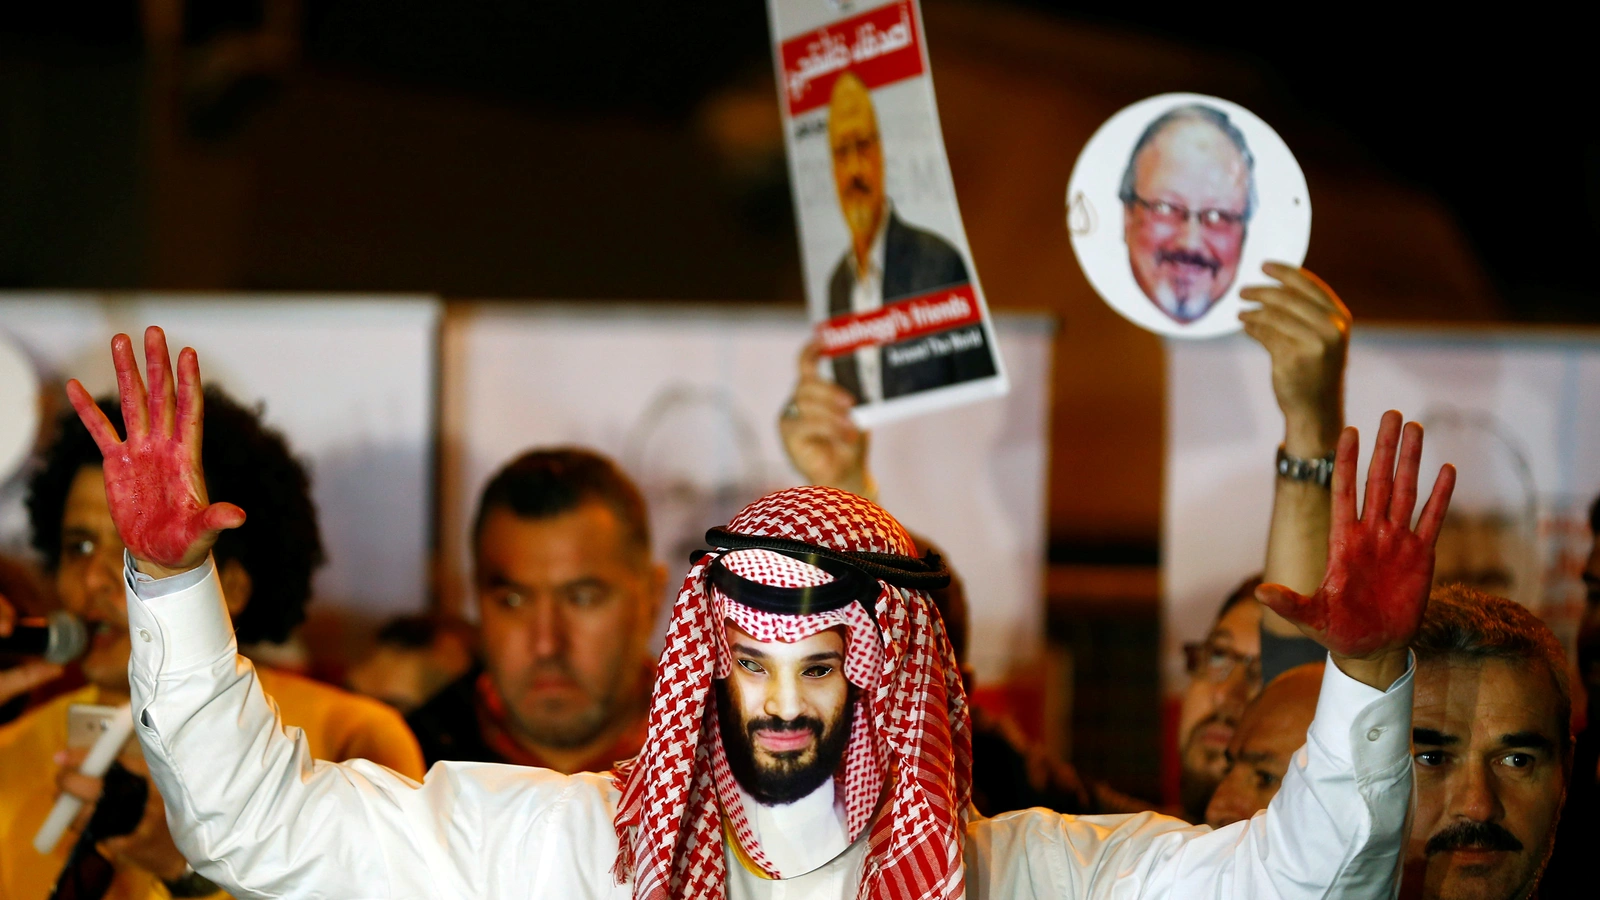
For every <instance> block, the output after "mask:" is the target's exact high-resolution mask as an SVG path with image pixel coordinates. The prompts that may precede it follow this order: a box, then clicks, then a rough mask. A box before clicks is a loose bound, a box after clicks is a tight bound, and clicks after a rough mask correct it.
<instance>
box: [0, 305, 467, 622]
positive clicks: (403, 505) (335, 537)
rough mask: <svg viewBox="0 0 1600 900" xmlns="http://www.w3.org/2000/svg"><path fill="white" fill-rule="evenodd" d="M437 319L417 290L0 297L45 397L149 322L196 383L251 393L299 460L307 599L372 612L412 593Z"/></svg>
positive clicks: (420, 536)
mask: <svg viewBox="0 0 1600 900" xmlns="http://www.w3.org/2000/svg"><path fill="white" fill-rule="evenodd" d="M438 319H439V303H438V301H436V300H434V299H431V298H425V297H372V298H357V297H350V296H348V295H343V296H340V297H337V298H333V297H316V296H295V297H293V298H289V297H270V296H260V295H228V296H205V295H194V296H184V297H181V298H178V297H171V296H161V295H154V294H118V295H100V294H89V293H81V294H78V293H74V294H23V293H8V294H0V332H4V333H5V334H6V336H8V337H10V338H11V339H12V340H14V341H15V342H16V343H17V344H19V345H20V346H21V347H22V348H23V350H24V351H25V352H26V353H27V354H28V356H29V357H30V358H31V359H32V361H33V362H34V364H35V366H36V367H37V369H38V372H39V374H40V376H41V378H42V379H43V380H44V382H45V383H46V384H47V386H48V389H49V390H51V391H53V392H55V393H56V394H59V392H60V386H61V384H62V383H64V382H65V381H66V379H67V378H77V379H79V380H80V381H82V382H83V383H84V386H85V387H87V388H88V389H89V390H90V392H92V393H94V394H95V395H96V396H99V395H102V394H105V393H108V392H110V391H112V390H114V389H115V386H116V382H115V378H114V375H113V373H112V369H111V352H110V349H109V346H110V340H111V336H112V335H113V334H116V333H117V332H119V331H122V332H127V333H128V334H130V335H134V336H135V346H142V344H141V342H140V340H139V338H138V335H140V334H141V333H142V332H143V329H144V327H145V326H146V325H160V326H162V327H163V328H165V329H166V331H167V335H168V340H169V341H170V343H171V345H172V347H173V350H174V351H176V350H177V348H179V347H181V346H185V345H188V346H193V347H194V348H195V349H196V350H198V351H199V353H200V365H201V371H202V372H203V374H204V377H205V379H206V381H207V382H208V383H215V384H219V385H221V386H222V387H223V388H224V389H225V390H227V391H228V392H229V393H230V394H232V395H233V396H234V397H235V398H237V399H238V400H240V401H241V402H243V403H246V404H257V403H260V404H264V406H265V419H266V421H267V423H268V424H270V425H271V426H272V427H274V428H277V429H278V430H280V431H282V432H283V434H284V436H285V437H287V438H288V440H289V444H290V446H291V447H292V448H293V450H294V451H295V453H296V454H297V455H298V456H299V457H300V458H301V459H302V460H304V461H305V462H307V463H308V464H309V466H310V468H311V476H312V491H313V494H314V496H315V499H316V503H317V511H318V514H319V517H320V520H321V525H322V537H323V542H324V545H325V547H326V549H327V554H328V564H327V565H326V566H324V567H323V569H322V570H321V571H320V572H319V573H318V575H317V578H316V582H315V586H314V589H315V592H316V595H317V597H318V599H319V600H320V601H324V602H331V603H333V604H336V605H339V606H341V607H344V608H347V609H350V610H352V611H356V612H361V613H366V614H370V615H373V616H387V615H393V614H398V613H405V612H415V611H419V610H421V609H422V608H423V607H424V606H425V604H426V601H427V596H428V576H429V570H428V560H429V554H430V551H431V541H432V530H431V524H432V515H433V504H432V496H433V490H432V485H433V474H434V473H433V439H434V414H433V410H434V390H435V383H436V377H435V376H436V367H435V347H436V335H437V327H438ZM56 399H57V400H58V401H59V407H58V408H59V409H65V408H66V403H65V398H64V397H59V396H58V397H56ZM18 480H19V479H15V478H13V479H12V480H11V482H9V483H8V486H7V490H6V492H5V496H4V503H3V506H4V510H3V511H0V521H3V522H4V523H5V525H4V528H5V530H6V531H7V532H8V533H6V534H4V535H3V536H0V539H3V540H4V541H5V543H7V544H10V545H13V546H14V545H16V544H21V543H26V541H27V535H26V531H25V529H26V527H27V520H26V515H25V514H24V513H23V512H22V510H21V502H22V491H21V489H20V485H19V484H17V482H18ZM219 499H226V498H219Z"/></svg>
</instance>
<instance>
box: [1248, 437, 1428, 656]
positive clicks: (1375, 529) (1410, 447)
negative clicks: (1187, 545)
mask: <svg viewBox="0 0 1600 900" xmlns="http://www.w3.org/2000/svg"><path fill="white" fill-rule="evenodd" d="M1401 422H1402V419H1401V416H1400V414H1399V413H1398V412H1395V411H1393V410H1390V411H1389V412H1387V413H1384V416H1383V421H1382V423H1381V424H1380V425H1379V426H1378V438H1377V441H1376V442H1375V444H1374V447H1373V451H1372V464H1371V465H1370V466H1369V467H1368V470H1367V491H1366V499H1365V500H1364V501H1363V503H1362V508H1361V514H1360V516H1357V515H1356V489H1355V480H1356V478H1355V476H1356V458H1357V456H1358V454H1359V451H1360V448H1359V439H1358V437H1357V435H1356V430H1355V429H1354V428H1346V429H1345V430H1344V432H1343V433H1342V434H1340V435H1339V446H1338V455H1337V457H1336V458H1335V462H1334V469H1333V485H1332V490H1333V516H1332V528H1331V529H1330V532H1329V535H1328V569H1327V573H1326V574H1325V575H1324V576H1323V579H1322V586H1321V587H1320V588H1318V589H1317V591H1316V593H1314V594H1312V595H1311V596H1309V597H1306V596H1302V595H1300V594H1297V593H1295V592H1294V591H1292V590H1290V589H1289V588H1287V587H1284V586H1283V585H1276V584H1268V585H1262V586H1261V587H1260V588H1258V589H1257V591H1256V597H1257V598H1258V599H1259V600H1261V602H1263V603H1265V604H1266V605H1267V606H1268V607H1270V608H1271V609H1272V610H1273V611H1274V612H1277V613H1278V614H1279V615H1281V616H1283V617H1284V618H1286V619H1288V620H1289V621H1291V622H1294V623H1295V624H1296V625H1298V626H1300V630H1301V631H1303V632H1305V633H1306V634H1307V635H1308V636H1310V637H1312V638H1314V639H1315V640H1316V641H1317V642H1318V643H1319V644H1321V645H1323V646H1324V647H1326V648H1328V650H1329V651H1330V652H1331V653H1332V654H1333V655H1334V659H1335V661H1336V662H1338V663H1339V665H1340V667H1341V668H1343V669H1345V671H1346V672H1347V674H1350V675H1352V676H1353V677H1357V678H1359V679H1360V680H1363V681H1366V680H1368V679H1366V678H1361V676H1359V675H1357V674H1356V673H1355V672H1354V671H1351V666H1348V665H1346V663H1347V662H1349V661H1351V660H1356V661H1363V660H1364V661H1369V662H1372V661H1377V660H1380V659H1382V658H1384V657H1388V658H1389V661H1390V663H1391V665H1390V666H1389V667H1388V668H1389V670H1390V672H1391V674H1397V673H1393V671H1392V670H1393V665H1392V663H1393V661H1394V660H1395V658H1397V657H1398V658H1400V659H1403V657H1404V653H1405V649H1406V646H1407V645H1408V644H1409V643H1410V642H1411V639H1412V638H1413V637H1414V636H1415V635H1416V633H1417V628H1418V626H1419V625H1420V624H1421V622H1422V612H1423V610H1424V609H1426V608H1427V605H1428V591H1429V589H1430V587H1431V586H1432V582H1433V548H1434V542H1435V540H1437V538H1438V536H1439V526H1440V524H1441V523H1442V522H1443V521H1444V514H1445V510H1446V509H1447V508H1448V507H1449V505H1450V493H1451V491H1453V490H1454V489H1455V481H1456V472H1455V467H1454V466H1451V465H1448V464H1446V465H1445V466H1443V467H1442V468H1441V469H1440V470H1439V477H1438V480H1437V481H1435V482H1434V486H1433V493H1432V495H1431V496H1430V497H1429V498H1428V502H1427V504H1426V505H1424V506H1423V508H1422V515H1421V516H1420V517H1419V518H1418V520H1417V526H1416V529H1415V530H1413V529H1412V528H1411V513H1412V511H1413V510H1414V509H1415V508H1416V502H1417V474H1418V469H1419V468H1420V467H1421V463H1422V426H1420V425H1418V424H1416V423H1415V422H1412V423H1409V424H1406V425H1405V426H1404V427H1403V428H1402V426H1401ZM1397 447H1398V468H1397V467H1396V457H1397V454H1396V448H1397ZM1357 668H1359V666H1358V667H1357ZM1400 671H1402V672H1403V671H1404V665H1403V663H1402V664H1401V666H1400ZM1388 680H1392V678H1391V679H1388ZM1369 683H1371V682H1370V681H1369ZM1380 686H1381V687H1387V684H1384V685H1380Z"/></svg>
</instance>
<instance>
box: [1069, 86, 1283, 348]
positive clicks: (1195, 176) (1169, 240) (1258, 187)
mask: <svg viewBox="0 0 1600 900" xmlns="http://www.w3.org/2000/svg"><path fill="white" fill-rule="evenodd" d="M1067 228H1068V230H1069V231H1070V232H1071V233H1072V249H1073V251H1074V252H1075V253H1077V255H1078V264H1079V265H1080V266H1082V267H1083V273H1084V275H1085V276H1087V277H1088V279H1089V283H1090V284H1092V285H1094V289H1095V290H1096V291H1097V292H1099V294H1100V296H1101V297H1102V298H1103V299H1104V300H1105V301H1106V303H1107V304H1109V305H1110V306H1111V308H1112V309H1115V310H1116V311H1117V312H1119V313H1121V314H1122V315H1123V317H1124V318H1126V319H1128V320H1129V321H1131V322H1133V323H1134V324H1135V325H1138V326H1140V327H1142V328H1146V329H1149V330H1150V331H1154V332H1158V333H1160V334H1166V335H1171V336H1173V337H1183V338H1208V337H1217V336H1219V335H1224V334H1230V333H1232V332H1235V331H1238V330H1239V328H1240V323H1239V309H1240V306H1239V288H1241V287H1244V286H1246V284H1248V283H1249V281H1250V280H1253V279H1256V278H1257V273H1259V272H1260V271H1261V264H1262V263H1264V262H1268V261H1271V262H1281V263H1287V264H1288V265H1290V266H1298V265H1300V263H1301V261H1302V260H1304V259H1305V255H1306V245H1307V243H1309V242H1310V240H1311V198H1310V195H1309V193H1308V192H1307V190H1306V179H1305V176H1304V175H1303V174H1301V172H1300V166H1299V164H1298V163H1296V162H1295V159H1294V154H1292V153H1290V152H1289V148H1288V146H1287V145H1285V144H1284V142H1283V139H1282V138H1280V137H1278V134H1277V132H1275V131H1273V130H1272V128H1271V126H1269V125H1267V123H1265V122H1263V121H1261V120H1260V119H1259V118H1257V117H1256V116H1255V115H1254V114H1253V113H1251V112H1250V111H1249V110H1247V109H1245V108H1244V107H1242V106H1239V105H1238V104H1235V103H1229V102H1228V101H1226V100H1220V99H1218V98H1216V97H1207V96H1204V95H1201V94H1162V95H1161V96H1159V97H1151V98H1149V99H1147V100H1141V101H1139V102H1138V103H1135V104H1133V105H1132V106H1130V107H1128V108H1126V109H1124V110H1122V111H1121V112H1119V113H1117V114H1116V115H1114V116H1112V117H1111V118H1110V119H1108V120H1107V121H1106V123H1105V124H1104V125H1101V126H1100V128H1099V130H1098V131H1096V132H1095V133H1094V136H1093V137H1091V138H1090V139H1089V143H1088V144H1087V145H1085V146H1084V148H1083V153H1082V154H1081V155H1080V156H1079V157H1078V161H1077V163H1076V164H1075V165H1074V166H1073V168H1072V179H1071V181H1070V182H1068V185H1067ZM1241 279H1243V283H1242V282H1241Z"/></svg>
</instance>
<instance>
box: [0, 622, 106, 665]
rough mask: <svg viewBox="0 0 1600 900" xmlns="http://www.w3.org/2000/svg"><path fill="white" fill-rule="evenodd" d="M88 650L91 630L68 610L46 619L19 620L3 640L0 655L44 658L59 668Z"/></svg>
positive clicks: (0, 638) (0, 645)
mask: <svg viewBox="0 0 1600 900" xmlns="http://www.w3.org/2000/svg"><path fill="white" fill-rule="evenodd" d="M88 648H89V630H88V629H87V628H84V627H83V621H82V620H81V619H79V618H78V617H77V616H75V615H73V614H72V613H69V612H67V611H66V610H57V611H56V612H53V613H51V614H50V615H49V616H48V617H47V618H43V619H39V618H30V619H20V620H18V622H17V624H16V626H15V627H13V628H12V629H11V634H10V635H9V636H7V637H0V656H5V655H9V656H42V657H44V660H45V662H51V663H55V664H56V665H62V664H65V663H69V662H72V661H73V660H75V659H77V658H78V657H80V656H82V655H83V651H85V650H87V649H88Z"/></svg>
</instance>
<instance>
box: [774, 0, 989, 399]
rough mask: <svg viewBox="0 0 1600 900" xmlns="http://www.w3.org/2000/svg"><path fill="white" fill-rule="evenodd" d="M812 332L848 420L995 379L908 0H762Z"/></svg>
mask: <svg viewBox="0 0 1600 900" xmlns="http://www.w3.org/2000/svg"><path fill="white" fill-rule="evenodd" d="M767 10H768V13H769V15H770V17H771V25H772V37H773V62H774V65H775V68H776V70H777V81H778V94H779V106H780V107H781V108H782V111H783V121H784V131H785V136H784V140H785V142H786V144H787V146H788V151H789V173H790V180H791V183H792V185H793V188H794V203H795V216H796V220H797V222H798V226H799V230H800V256H801V263H802V266H803V268H804V271H805V281H806V299H807V306H808V309H809V311H810V314H811V320H812V322H813V323H815V338H816V341H817V344H818V346H819V348H820V349H821V352H822V356H823V359H824V361H825V365H826V366H827V368H828V369H830V370H831V372H832V376H833V380H834V381H835V382H836V383H837V384H839V385H840V386H841V387H843V388H845V389H846V390H848V391H850V392H851V393H852V394H854V395H855V397H856V401H857V405H856V408H855V411H854V414H853V415H854V418H855V421H856V423H857V424H858V425H860V426H862V427H872V426H874V425H877V424H880V423H883V422H887V421H891V420H893V419H898V418H902V417H905V416H909V415H916V414H918V413H923V412H930V411H933V410H937V409H944V408H947V407H950V406H953V405H956V404H960V403H966V402H971V401H973V400H980V399H984V398H989V397H997V396H1000V395H1002V394H1004V393H1005V392H1006V389H1007V382H1006V375H1005V369H1004V367H1003V366H1002V364H1001V361H1000V354H999V351H998V349H997V346H998V345H997V344H996V342H995V336H994V328H993V326H992V325H991V323H990V320H989V311H988V307H987V306H986V305H985V303H984V300H983V290H982V288H980V287H979V286H978V275H977V271H976V270H975V269H974V268H973V265H972V254H971V252H970V250H969V249H968V247H967V236H966V231H965V229H964V228H963V227H962V225H961V211H960V210H959V209H958V208H957V206H956V196H955V189H954V187H953V185H952V183H951V180H950V165H949V162H948V161H947V160H946V158H945V152H944V139H943V137H942V136H941V133H940V131H939V113H938V109H937V107H936V106H935V104H934V98H933V82H932V80H931V78H930V77H929V68H928V53H927V47H926V45H925V44H924V42H923V32H922V17H921V12H920V10H919V8H918V6H917V4H916V2H915V0H894V2H889V3H882V2H881V0H880V2H859V3H852V2H848V0H768V3H767Z"/></svg>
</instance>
